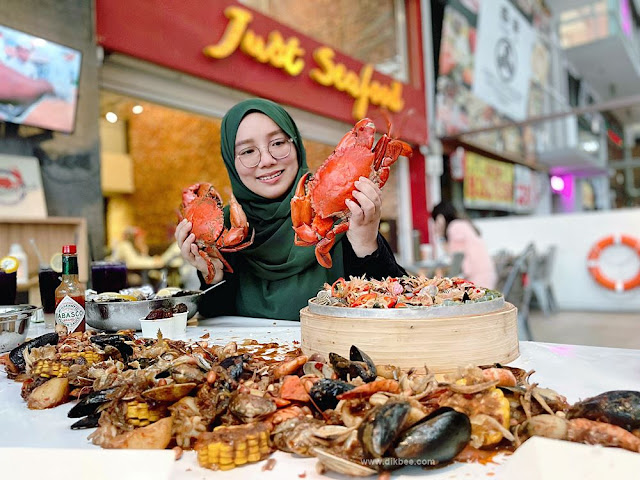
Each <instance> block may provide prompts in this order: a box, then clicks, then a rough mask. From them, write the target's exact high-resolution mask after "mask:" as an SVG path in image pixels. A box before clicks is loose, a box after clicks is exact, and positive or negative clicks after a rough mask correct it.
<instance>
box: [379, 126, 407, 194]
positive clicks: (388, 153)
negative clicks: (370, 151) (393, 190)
mask: <svg viewBox="0 0 640 480" xmlns="http://www.w3.org/2000/svg"><path fill="white" fill-rule="evenodd" d="M412 153H413V150H412V149H411V147H410V146H409V144H407V143H405V142H403V141H400V140H391V139H390V138H389V137H387V136H386V135H385V136H383V137H382V138H381V139H380V140H379V141H378V143H377V144H376V147H375V149H374V154H375V160H374V161H373V168H374V171H376V172H377V175H376V177H377V184H378V187H380V188H382V187H383V186H384V184H385V183H387V180H388V179H389V172H390V169H389V167H390V166H391V165H393V164H394V163H395V162H396V161H397V160H398V157H399V156H400V155H404V156H407V157H408V156H411V154H412Z"/></svg>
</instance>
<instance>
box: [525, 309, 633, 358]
mask: <svg viewBox="0 0 640 480" xmlns="http://www.w3.org/2000/svg"><path fill="white" fill-rule="evenodd" d="M529 324H530V327H531V333H532V335H533V340H534V341H537V342H550V343H568V344H576V345H595V346H600V347H617V348H634V349H640V312H638V313H619V312H616V313H613V312H612V313H607V312H557V313H554V314H551V315H550V316H548V317H545V316H544V315H543V314H542V312H541V311H540V310H532V311H531V314H530V317H529Z"/></svg>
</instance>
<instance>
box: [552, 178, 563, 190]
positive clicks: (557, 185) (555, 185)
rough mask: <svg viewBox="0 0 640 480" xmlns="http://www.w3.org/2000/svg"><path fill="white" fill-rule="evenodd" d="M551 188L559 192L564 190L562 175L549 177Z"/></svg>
mask: <svg viewBox="0 0 640 480" xmlns="http://www.w3.org/2000/svg"><path fill="white" fill-rule="evenodd" d="M551 190H553V191H554V192H561V191H563V190H564V180H563V179H562V177H558V176H556V175H554V176H553V177H551Z"/></svg>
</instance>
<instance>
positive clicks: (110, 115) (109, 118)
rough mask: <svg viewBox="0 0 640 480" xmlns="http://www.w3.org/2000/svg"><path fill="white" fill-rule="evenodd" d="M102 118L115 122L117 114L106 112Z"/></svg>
mask: <svg viewBox="0 0 640 480" xmlns="http://www.w3.org/2000/svg"><path fill="white" fill-rule="evenodd" d="M104 118H106V119H107V122H109V123H116V122H117V121H118V115H116V114H115V113H113V112H107V114H106V115H105V116H104Z"/></svg>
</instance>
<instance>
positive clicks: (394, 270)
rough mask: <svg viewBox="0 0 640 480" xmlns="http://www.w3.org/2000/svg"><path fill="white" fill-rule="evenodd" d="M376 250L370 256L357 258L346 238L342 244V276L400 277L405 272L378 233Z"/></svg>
mask: <svg viewBox="0 0 640 480" xmlns="http://www.w3.org/2000/svg"><path fill="white" fill-rule="evenodd" d="M376 241H377V245H378V248H377V249H376V250H375V251H374V252H373V253H372V254H370V255H366V256H365V257H358V256H357V255H356V253H355V252H354V250H353V247H352V246H351V243H350V242H349V239H348V238H345V239H344V241H343V242H342V245H343V247H342V251H343V259H344V275H345V277H346V278H349V276H351V275H352V276H354V277H355V276H361V275H366V276H367V277H369V278H378V279H381V278H385V277H401V276H402V275H406V274H407V272H406V270H405V269H404V268H402V267H401V266H400V265H398V263H397V262H396V257H395V256H394V254H393V252H392V251H391V247H390V246H389V244H388V243H387V241H386V240H385V238H384V237H383V236H382V235H381V234H380V233H378V235H377V238H376Z"/></svg>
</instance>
